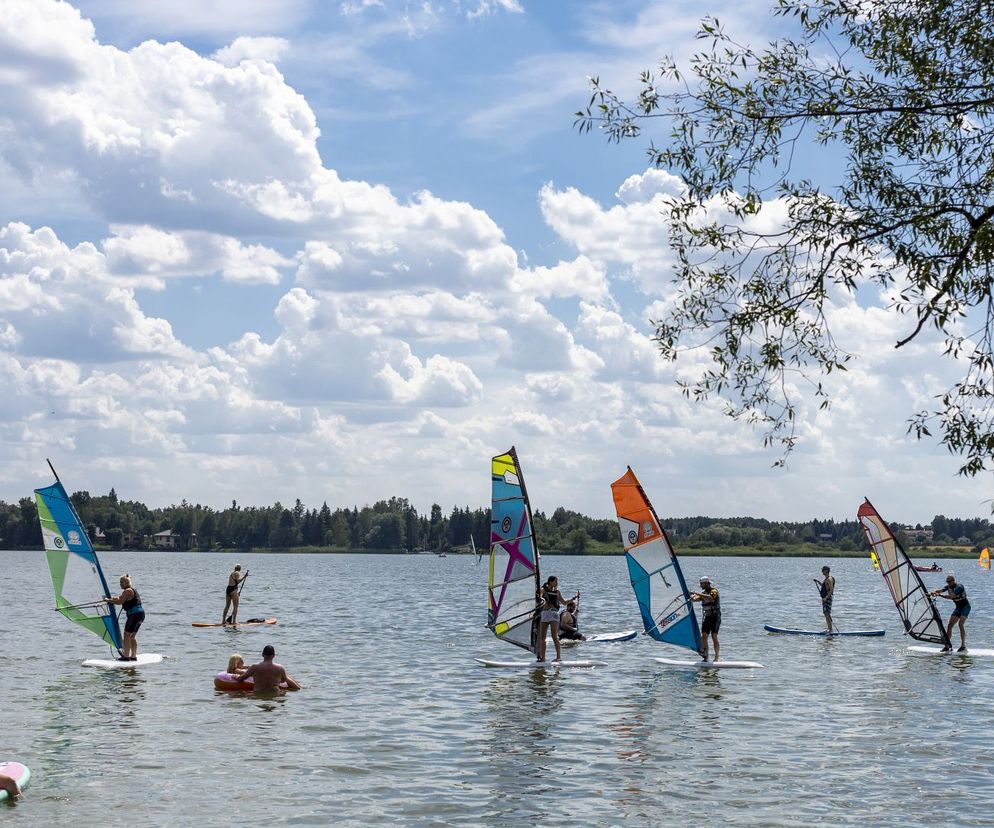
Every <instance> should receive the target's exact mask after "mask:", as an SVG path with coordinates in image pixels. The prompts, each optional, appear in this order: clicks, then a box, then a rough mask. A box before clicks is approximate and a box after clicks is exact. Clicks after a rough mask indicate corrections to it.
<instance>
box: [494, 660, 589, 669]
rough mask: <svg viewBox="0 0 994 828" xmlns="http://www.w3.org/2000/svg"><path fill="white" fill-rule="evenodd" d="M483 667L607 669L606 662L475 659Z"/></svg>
mask: <svg viewBox="0 0 994 828" xmlns="http://www.w3.org/2000/svg"><path fill="white" fill-rule="evenodd" d="M475 661H478V662H479V663H480V664H482V665H483V666H484V667H507V668H511V669H519V670H557V669H559V668H560V667H607V662H606V661H535V660H534V659H533V660H531V661H491V660H490V659H486V658H477V659H475Z"/></svg>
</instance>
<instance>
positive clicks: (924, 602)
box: [856, 500, 950, 647]
mask: <svg viewBox="0 0 994 828" xmlns="http://www.w3.org/2000/svg"><path fill="white" fill-rule="evenodd" d="M856 516H857V517H858V518H859V522H860V524H862V526H863V531H864V532H865V533H866V539H867V541H869V544H870V548H871V549H872V550H873V551H874V552H876V554H877V557H878V558H879V559H880V574H881V575H883V576H884V580H885V581H886V582H887V588H888V589H889V590H890V594H891V597H892V598H893V599H894V606H896V607H897V611H898V612H899V613H900V615H901V621H902V622H903V623H904V631H905V633H907V634H908V635H910V636H911V637H912V638H915V639H917V640H918V641H931V642H933V643H935V644H941V645H942V646H944V647H948V646H950V643H949V636H947V635H946V630H945V627H943V625H942V616H940V615H939V610H938V609H937V608H936V606H935V601H934V600H933V599H932V596H931V595H930V594H929V592H928V590H927V589H926V588H925V584H924V583H923V581H922V578H921V575H919V574H918V573H917V572H916V571H915V567H914V564H912V563H911V559H910V558H909V557H908V555H907V553H906V552H905V551H904V549H902V548H901V544H900V543H898V541H897V538H896V537H894V533H893V532H892V531H891V530H890V526H888V525H887V523H886V522H885V521H884V519H883V518H882V517H880V514H879V513H878V512H877V510H876V509H874V508H873V504H871V503H870V501H869V500H866V501H864V503H863V505H862V506H860V507H859V511H858V512H857V513H856Z"/></svg>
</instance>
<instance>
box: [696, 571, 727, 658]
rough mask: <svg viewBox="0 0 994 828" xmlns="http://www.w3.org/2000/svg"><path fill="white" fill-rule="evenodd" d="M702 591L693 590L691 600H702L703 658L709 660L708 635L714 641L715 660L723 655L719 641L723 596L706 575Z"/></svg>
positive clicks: (703, 579) (702, 580) (702, 583)
mask: <svg viewBox="0 0 994 828" xmlns="http://www.w3.org/2000/svg"><path fill="white" fill-rule="evenodd" d="M700 584H701V591H700V592H691V593H690V600H691V601H700V602H701V615H702V618H701V658H702V659H704V661H707V660H708V636H709V635H710V636H711V641H712V642H714V660H715V661H717V660H718V659H719V658H720V657H721V645H720V644H719V643H718V629H719V628H720V627H721V598H720V597H719V596H718V590H717V589H715V588H714V587H713V586H711V579H710V578H709V577H708V576H707V575H705V576H704V577H703V578H701V580H700Z"/></svg>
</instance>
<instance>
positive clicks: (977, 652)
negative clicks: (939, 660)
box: [908, 645, 994, 657]
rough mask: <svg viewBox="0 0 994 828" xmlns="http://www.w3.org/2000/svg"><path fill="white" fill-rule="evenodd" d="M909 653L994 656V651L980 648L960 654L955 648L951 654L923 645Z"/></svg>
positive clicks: (969, 649) (912, 648)
mask: <svg viewBox="0 0 994 828" xmlns="http://www.w3.org/2000/svg"><path fill="white" fill-rule="evenodd" d="M908 652H909V653H917V654H919V655H927V656H987V657H991V656H994V650H985V649H982V648H980V647H968V648H967V650H966V652H965V653H958V652H956V650H955V648H954V649H953V650H952V651H950V652H943V651H942V650H941V649H940V648H939V647H923V646H921V645H916V646H913V647H908Z"/></svg>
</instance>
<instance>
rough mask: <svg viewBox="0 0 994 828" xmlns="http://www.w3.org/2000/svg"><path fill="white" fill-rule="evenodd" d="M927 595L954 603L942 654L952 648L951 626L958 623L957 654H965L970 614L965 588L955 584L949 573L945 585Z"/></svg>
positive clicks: (952, 576)
mask: <svg viewBox="0 0 994 828" xmlns="http://www.w3.org/2000/svg"><path fill="white" fill-rule="evenodd" d="M929 595H933V596H937V597H939V598H948V599H949V600H950V601H953V602H954V606H953V611H952V613H951V614H950V615H949V626H948V627H947V628H946V638H948V639H949V643H948V644H947V645H946V646H945V647H943V648H942V652H944V653H948V652H950V651H951V650H952V648H953V626H955V624H956V623H957V622H958V623H959V649H958V650H957V652H959V653H965V652H966V617H967V616H968V615H969V614H970V601H969V599H968V598H967V597H966V587H965V586H963V584H957V583H956V578H955V576H954V575H953V574H952V573H951V572H950V573H949V574H948V575H947V576H946V585H945V586H944V587H943V588H941V589H933V590H932V591H931V592H930V593H929Z"/></svg>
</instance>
